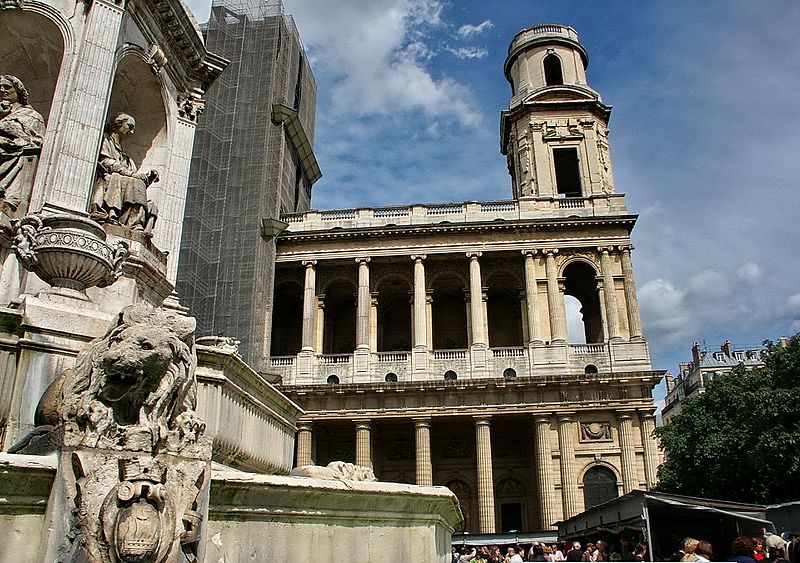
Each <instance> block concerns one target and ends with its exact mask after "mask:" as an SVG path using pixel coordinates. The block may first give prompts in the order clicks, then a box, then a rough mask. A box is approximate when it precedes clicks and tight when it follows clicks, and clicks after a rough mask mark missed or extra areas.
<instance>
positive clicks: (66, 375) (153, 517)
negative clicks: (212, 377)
mask: <svg viewBox="0 0 800 563" xmlns="http://www.w3.org/2000/svg"><path fill="white" fill-rule="evenodd" d="M194 330H195V320H194V319H193V318H191V317H185V316H182V315H180V314H178V313H176V312H174V311H171V310H167V309H156V308H152V307H150V306H148V305H146V304H135V305H130V306H128V307H126V308H124V309H123V310H122V311H121V312H120V314H119V315H118V318H117V319H116V321H115V322H114V323H113V324H112V325H111V326H110V327H109V329H108V331H107V332H106V334H105V335H104V336H102V337H100V338H98V339H96V340H94V341H92V342H90V343H89V344H88V345H87V346H86V347H85V348H84V349H83V350H82V351H81V353H80V354H79V355H78V358H77V360H76V362H75V365H74V367H72V368H69V369H67V370H65V371H64V372H63V373H62V374H61V375H60V376H59V377H57V378H56V379H55V381H54V382H53V383H52V384H51V385H50V387H48V389H47V391H45V394H44V396H43V397H42V399H41V401H40V402H39V406H38V408H37V411H36V417H35V423H36V426H37V427H36V429H35V430H34V431H33V432H32V433H31V434H30V435H29V436H28V437H26V438H25V440H23V442H22V443H21V444H19V445H18V446H15V447H14V448H12V450H14V451H16V452H21V453H44V452H46V451H48V448H50V447H52V445H53V444H54V445H55V447H56V449H57V450H58V451H59V457H60V460H59V470H58V471H59V477H58V479H57V485H56V487H57V489H56V490H55V492H54V494H56V495H58V496H59V497H60V500H59V502H60V503H63V505H64V507H65V508H64V513H65V514H66V515H69V516H68V517H64V518H63V527H64V529H63V530H56V531H55V532H54V533H56V536H55V537H60V538H63V540H62V543H61V544H60V545H59V546H58V547H57V548H55V547H54V548H52V549H51V550H50V551H49V552H48V554H47V560H57V561H65V562H75V563H77V562H92V563H94V562H98V563H99V562H103V563H116V562H125V563H163V562H170V563H171V562H176V563H177V562H188V561H198V560H202V553H201V552H202V549H203V547H202V545H203V543H202V542H201V541H200V540H201V537H200V534H201V530H202V526H201V524H202V521H203V515H204V513H205V512H206V511H207V502H208V491H209V482H210V481H209V476H210V460H211V439H210V438H209V437H207V436H205V435H204V432H205V428H206V425H205V423H204V422H203V421H202V420H201V419H200V418H199V417H198V416H197V414H196V413H195V411H194V408H195V402H196V396H197V379H196V376H195V368H196V357H195V351H194Z"/></svg>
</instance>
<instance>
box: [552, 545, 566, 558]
mask: <svg viewBox="0 0 800 563" xmlns="http://www.w3.org/2000/svg"><path fill="white" fill-rule="evenodd" d="M550 549H551V550H552V553H553V558H552V559H551V561H555V562H556V563H559V562H561V561H566V560H567V558H566V557H564V552H563V551H562V550H561V549H559V545H558V544H556V543H554V544H553V545H551V546H550Z"/></svg>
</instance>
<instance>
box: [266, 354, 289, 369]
mask: <svg viewBox="0 0 800 563" xmlns="http://www.w3.org/2000/svg"><path fill="white" fill-rule="evenodd" d="M294 358H295V356H272V357H271V358H270V359H269V365H270V366H273V367H279V366H292V365H294Z"/></svg>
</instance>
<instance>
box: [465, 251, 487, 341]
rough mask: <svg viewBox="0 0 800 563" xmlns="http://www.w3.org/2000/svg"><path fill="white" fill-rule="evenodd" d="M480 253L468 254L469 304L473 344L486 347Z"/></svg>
mask: <svg viewBox="0 0 800 563" xmlns="http://www.w3.org/2000/svg"><path fill="white" fill-rule="evenodd" d="M480 255H481V253H480V252H467V258H469V304H470V313H471V320H472V344H473V345H483V346H486V337H485V335H484V321H483V287H482V286H481V265H480V263H478V257H479V256H480Z"/></svg>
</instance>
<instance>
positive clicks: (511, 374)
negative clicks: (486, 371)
mask: <svg viewBox="0 0 800 563" xmlns="http://www.w3.org/2000/svg"><path fill="white" fill-rule="evenodd" d="M516 377H517V372H516V371H515V370H514V368H506V369H504V370H503V378H504V379H514V378H516Z"/></svg>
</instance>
